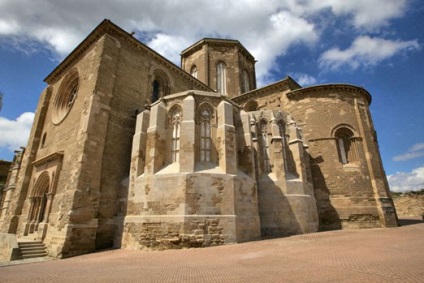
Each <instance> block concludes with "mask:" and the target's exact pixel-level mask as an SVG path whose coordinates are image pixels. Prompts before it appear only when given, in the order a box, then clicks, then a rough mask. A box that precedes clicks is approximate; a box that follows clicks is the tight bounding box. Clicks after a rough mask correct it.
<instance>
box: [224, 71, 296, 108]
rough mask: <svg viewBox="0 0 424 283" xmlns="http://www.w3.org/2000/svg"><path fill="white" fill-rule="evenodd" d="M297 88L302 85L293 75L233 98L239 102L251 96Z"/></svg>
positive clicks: (255, 96)
mask: <svg viewBox="0 0 424 283" xmlns="http://www.w3.org/2000/svg"><path fill="white" fill-rule="evenodd" d="M297 88H301V86H300V85H299V84H298V83H297V82H296V81H295V80H293V79H292V78H291V77H286V78H284V79H282V80H281V81H278V82H275V83H272V84H270V85H267V86H264V87H262V88H258V89H255V90H252V91H249V92H246V93H243V94H241V95H239V96H236V97H233V98H231V99H232V100H234V101H235V102H237V103H240V102H241V101H243V102H244V101H247V100H248V99H249V98H257V97H261V96H262V95H267V94H269V93H270V92H273V91H282V90H287V89H297Z"/></svg>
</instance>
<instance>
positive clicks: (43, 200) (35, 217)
mask: <svg viewBox="0 0 424 283" xmlns="http://www.w3.org/2000/svg"><path fill="white" fill-rule="evenodd" d="M50 185H51V182H50V177H49V174H48V173H47V172H43V173H42V174H41V175H40V176H39V177H38V178H37V180H36V181H35V184H34V187H33V189H32V193H31V196H30V197H29V200H30V208H29V213H28V219H27V223H26V225H25V232H24V236H26V235H29V234H33V233H37V238H41V239H43V238H44V237H45V235H46V229H47V222H48V214H49V213H50V205H51V193H50V190H49V189H50Z"/></svg>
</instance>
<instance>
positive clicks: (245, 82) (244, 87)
mask: <svg viewBox="0 0 424 283" xmlns="http://www.w3.org/2000/svg"><path fill="white" fill-rule="evenodd" d="M241 79H242V83H241V92H242V93H245V92H248V91H250V79H249V73H248V72H247V71H246V70H243V74H242V78H241Z"/></svg>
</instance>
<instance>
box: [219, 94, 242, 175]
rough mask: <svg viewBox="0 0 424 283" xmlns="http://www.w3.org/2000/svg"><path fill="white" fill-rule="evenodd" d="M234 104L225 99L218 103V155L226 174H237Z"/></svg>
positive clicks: (220, 164)
mask: <svg viewBox="0 0 424 283" xmlns="http://www.w3.org/2000/svg"><path fill="white" fill-rule="evenodd" d="M233 121H234V120H233V106H232V105H231V103H229V102H227V101H225V100H223V101H221V103H220V104H219V105H218V128H217V135H216V136H217V140H218V156H219V167H220V168H221V169H222V170H223V171H224V172H225V173H226V174H234V175H235V174H237V153H236V140H235V138H236V136H235V128H234V122H233Z"/></svg>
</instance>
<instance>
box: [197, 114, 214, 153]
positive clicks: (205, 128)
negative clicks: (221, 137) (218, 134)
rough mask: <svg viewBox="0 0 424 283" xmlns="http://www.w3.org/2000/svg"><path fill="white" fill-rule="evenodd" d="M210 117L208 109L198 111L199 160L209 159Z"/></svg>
mask: <svg viewBox="0 0 424 283" xmlns="http://www.w3.org/2000/svg"><path fill="white" fill-rule="evenodd" d="M211 117H212V113H211V111H210V110H209V109H206V108H204V109H202V110H201V113H200V151H199V153H200V161H211Z"/></svg>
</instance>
